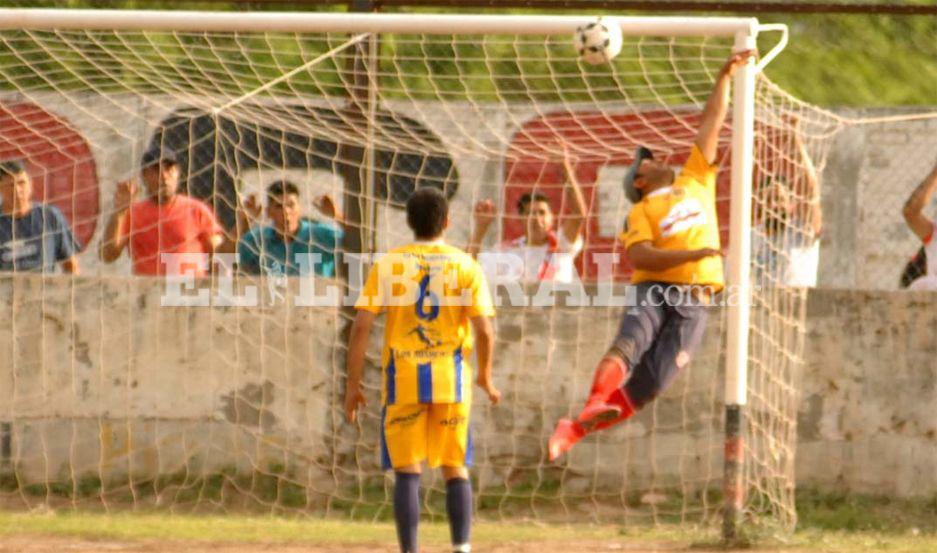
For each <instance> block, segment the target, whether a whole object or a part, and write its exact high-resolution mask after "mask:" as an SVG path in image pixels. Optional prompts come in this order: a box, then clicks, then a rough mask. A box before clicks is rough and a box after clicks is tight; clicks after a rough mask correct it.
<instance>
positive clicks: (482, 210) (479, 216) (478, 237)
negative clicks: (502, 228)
mask: <svg viewBox="0 0 937 553" xmlns="http://www.w3.org/2000/svg"><path fill="white" fill-rule="evenodd" d="M472 218H473V219H474V220H475V226H474V228H472V235H471V236H470V237H469V242H468V245H466V246H465V251H466V252H468V254H469V255H471V256H472V257H475V256H477V255H478V252H480V251H481V249H482V242H483V241H484V240H485V235H486V234H488V228H489V227H491V223H492V222H493V221H494V220H495V204H494V202H492V201H491V200H481V201H479V202H478V203H476V204H475V209H474V211H473V212H472Z"/></svg>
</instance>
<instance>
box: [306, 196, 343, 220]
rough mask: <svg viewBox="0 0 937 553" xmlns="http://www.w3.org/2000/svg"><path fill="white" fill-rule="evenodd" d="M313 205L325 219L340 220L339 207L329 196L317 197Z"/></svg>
mask: <svg viewBox="0 0 937 553" xmlns="http://www.w3.org/2000/svg"><path fill="white" fill-rule="evenodd" d="M312 205H313V206H314V207H315V208H316V209H317V210H318V211H319V213H321V214H322V215H324V216H325V217H328V218H330V219H339V218H340V217H339V216H338V215H339V211H338V207H336V206H335V200H334V199H333V198H332V196H330V195H328V194H323V195H321V196H317V197H316V198H315V199H314V200H312Z"/></svg>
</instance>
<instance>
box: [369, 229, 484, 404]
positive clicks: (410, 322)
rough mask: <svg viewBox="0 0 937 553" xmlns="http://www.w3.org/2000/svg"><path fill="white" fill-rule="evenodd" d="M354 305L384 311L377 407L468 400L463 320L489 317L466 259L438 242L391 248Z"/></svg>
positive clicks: (467, 326)
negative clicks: (381, 385) (380, 387)
mask: <svg viewBox="0 0 937 553" xmlns="http://www.w3.org/2000/svg"><path fill="white" fill-rule="evenodd" d="M355 307H356V308H357V309H363V310H366V311H370V312H372V313H381V312H386V314H387V318H386V326H385V328H384V347H383V353H382V355H381V366H382V368H383V393H382V401H383V403H384V405H394V404H417V403H460V402H470V401H471V390H472V370H471V367H470V366H469V363H468V359H469V356H470V355H471V352H472V345H473V341H472V330H471V321H470V319H471V318H472V317H478V316H485V317H492V316H494V305H493V304H492V301H491V293H490V292H489V290H488V284H487V282H486V280H485V275H484V273H483V272H482V270H481V267H480V266H479V265H478V263H477V262H476V261H475V260H474V259H472V257H471V256H469V255H468V254H467V253H465V252H463V251H462V250H460V249H458V248H455V247H453V246H449V245H446V244H444V243H442V242H416V243H413V244H410V245H408V246H404V247H402V248H397V249H396V250H393V251H392V252H390V253H389V254H387V255H385V256H383V257H381V258H380V259H379V260H378V261H377V262H376V263H375V265H374V266H373V267H372V268H371V272H370V273H369V274H368V279H367V281H366V282H365V285H364V288H363V289H362V291H361V295H360V296H359V298H358V301H357V303H356V305H355Z"/></svg>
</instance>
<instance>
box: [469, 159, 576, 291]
mask: <svg viewBox="0 0 937 553" xmlns="http://www.w3.org/2000/svg"><path fill="white" fill-rule="evenodd" d="M563 171H564V177H565V185H564V187H563V191H564V195H565V202H566V203H567V204H568V205H569V206H570V208H571V209H570V212H569V213H567V214H565V215H562V216H561V217H560V218H559V232H557V230H556V229H555V228H554V227H555V226H557V216H556V214H555V213H554V211H553V207H552V206H551V205H550V200H549V198H547V197H546V196H544V195H543V194H540V193H537V192H532V193H528V194H524V195H523V196H521V198H520V200H518V202H517V213H518V214H519V215H520V217H521V219H523V220H524V236H521V237H519V238H517V239H515V240H511V241H509V242H506V243H504V244H502V245H501V247H500V248H498V252H499V253H504V254H510V255H514V256H516V257H517V258H519V259H521V260H523V272H522V273H521V275H520V280H521V281H522V282H526V283H535V282H540V281H548V282H560V283H570V282H573V281H574V280H576V266H575V264H574V263H573V261H574V260H575V258H576V256H577V255H579V252H581V251H582V247H583V240H582V227H583V223H584V222H585V218H586V201H585V198H584V196H583V194H582V190H581V189H580V187H579V183H578V181H577V180H576V175H575V171H574V168H573V167H572V164H571V160H570V158H569V155H568V153H566V152H564V156H563ZM494 218H495V205H494V203H493V202H492V201H491V200H481V201H480V202H478V203H477V204H475V211H474V219H475V230H474V231H473V232H472V235H471V237H470V238H469V244H468V247H466V251H468V252H469V253H470V254H472V255H477V254H478V252H479V250H480V249H481V243H482V241H483V240H484V238H485V235H486V234H487V233H488V229H489V227H490V226H491V223H492V222H493V221H494Z"/></svg>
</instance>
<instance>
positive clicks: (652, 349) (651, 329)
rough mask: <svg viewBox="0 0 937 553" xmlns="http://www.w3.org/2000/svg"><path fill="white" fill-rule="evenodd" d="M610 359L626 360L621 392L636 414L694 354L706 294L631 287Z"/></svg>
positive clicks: (663, 286)
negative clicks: (630, 298) (632, 298)
mask: <svg viewBox="0 0 937 553" xmlns="http://www.w3.org/2000/svg"><path fill="white" fill-rule="evenodd" d="M635 292H636V294H635V301H634V302H631V303H633V304H634V305H631V306H629V307H626V308H625V312H624V314H623V315H622V319H621V324H620V325H619V328H618V334H617V336H616V337H615V340H614V342H613V344H612V347H611V349H610V350H609V353H608V354H609V355H611V356H616V357H619V358H621V359H622V360H624V361H625V364H626V365H627V370H628V375H627V379H626V381H625V384H624V392H625V395H626V396H627V398H628V401H629V402H630V403H631V405H632V407H633V408H634V409H635V410H638V409H640V408H641V407H643V406H644V405H646V404H647V403H648V402H650V401H652V400H653V399H654V398H656V397H657V396H658V395H659V394H660V393H661V392H663V391H664V390H666V389H667V387H668V386H669V385H670V383H671V382H673V380H674V377H676V376H677V374H678V373H679V372H680V369H682V368H683V367H684V366H686V364H687V363H689V361H690V358H691V357H692V355H693V353H694V352H695V351H696V349H697V347H698V346H699V344H700V342H701V341H702V338H703V330H704V329H705V327H706V319H707V318H708V316H709V313H708V310H709V308H710V306H709V305H708V298H709V293H708V292H709V291H708V290H706V289H701V288H695V289H694V288H692V287H690V286H686V285H679V284H668V283H665V282H641V283H638V284H636V285H635Z"/></svg>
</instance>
